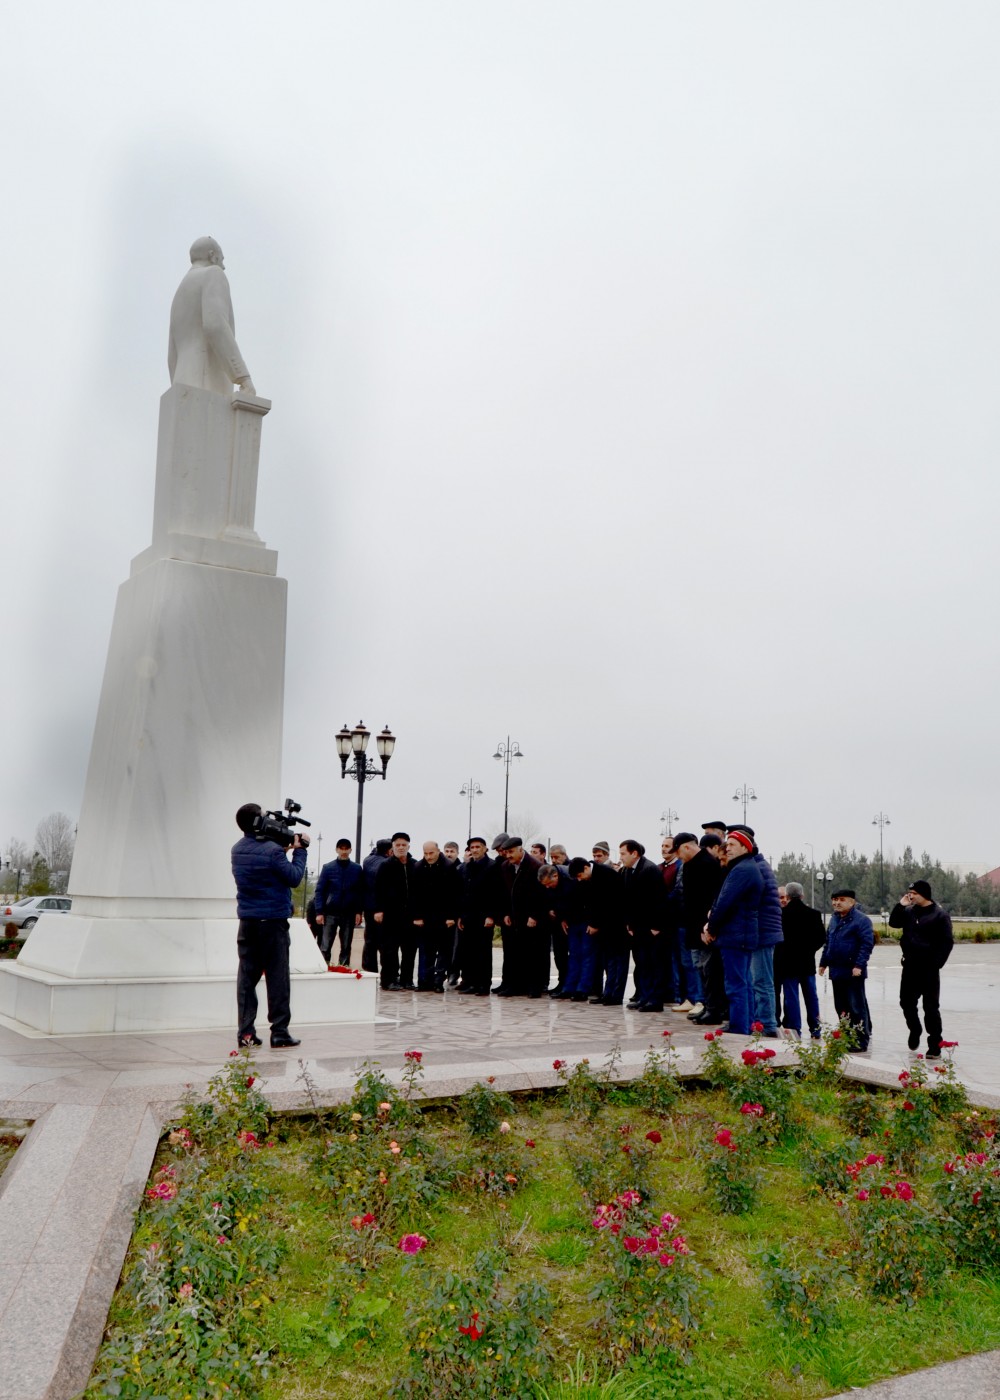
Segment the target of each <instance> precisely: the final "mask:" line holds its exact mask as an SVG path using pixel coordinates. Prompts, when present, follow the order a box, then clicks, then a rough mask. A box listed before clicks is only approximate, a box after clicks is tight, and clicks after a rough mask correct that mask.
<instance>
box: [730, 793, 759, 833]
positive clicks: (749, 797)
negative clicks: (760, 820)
mask: <svg viewBox="0 0 1000 1400" xmlns="http://www.w3.org/2000/svg"><path fill="white" fill-rule="evenodd" d="M733 801H734V802H742V803H743V825H744V826H746V824H747V804H748V803H749V802H756V801H757V794H756V793H755V792H754V790H753V788H752V787H747V785H746V783H744V784H743V786H742V787H741V788H737V789H736V791H735V792H734V793H733Z"/></svg>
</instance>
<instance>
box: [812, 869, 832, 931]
mask: <svg viewBox="0 0 1000 1400" xmlns="http://www.w3.org/2000/svg"><path fill="white" fill-rule="evenodd" d="M816 879H817V880H818V881H819V883H820V899H821V900H822V902H823V927H824V928H829V927H830V914H829V911H828V910H827V907H826V887H827V885H832V884H833V871H832V870H817V871H816Z"/></svg>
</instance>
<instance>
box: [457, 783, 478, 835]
mask: <svg viewBox="0 0 1000 1400" xmlns="http://www.w3.org/2000/svg"><path fill="white" fill-rule="evenodd" d="M458 795H459V797H467V798H468V799H469V840H470V841H471V840H472V804H473V802H475V800H476V798H477V797H482V795H483V790H482V788H481V787H480V786H479V784H478V783H477V782H476V780H475V778H470V779H469V781H468V782H467V783H463V784H462V786H461V788H460V789H459V792H458Z"/></svg>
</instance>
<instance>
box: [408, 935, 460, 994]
mask: <svg viewBox="0 0 1000 1400" xmlns="http://www.w3.org/2000/svg"><path fill="white" fill-rule="evenodd" d="M417 937H418V939H419V940H420V943H419V946H420V961H419V963H418V965H417V986H418V987H420V988H422V989H424V990H426V989H428V988H430V987H443V986H444V983H445V978H446V977H447V976H448V970H449V968H450V967H451V956H452V948H453V947H454V943H455V930H454V927H452V928H448V927H447V925H446V924H445V923H444V921H443V920H442V919H425V920H424V923H423V927H422V928H419V929H417Z"/></svg>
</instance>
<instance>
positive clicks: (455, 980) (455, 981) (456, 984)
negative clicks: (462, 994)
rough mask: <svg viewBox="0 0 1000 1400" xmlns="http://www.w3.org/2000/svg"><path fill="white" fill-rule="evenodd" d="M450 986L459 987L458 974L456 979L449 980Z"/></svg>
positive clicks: (450, 978)
mask: <svg viewBox="0 0 1000 1400" xmlns="http://www.w3.org/2000/svg"><path fill="white" fill-rule="evenodd" d="M448 986H449V987H457V986H458V974H457V973H456V974H455V976H454V977H449V978H448Z"/></svg>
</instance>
